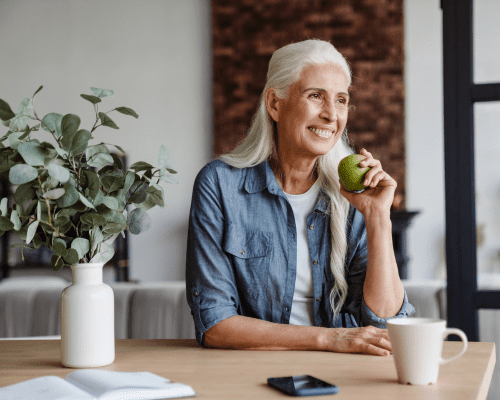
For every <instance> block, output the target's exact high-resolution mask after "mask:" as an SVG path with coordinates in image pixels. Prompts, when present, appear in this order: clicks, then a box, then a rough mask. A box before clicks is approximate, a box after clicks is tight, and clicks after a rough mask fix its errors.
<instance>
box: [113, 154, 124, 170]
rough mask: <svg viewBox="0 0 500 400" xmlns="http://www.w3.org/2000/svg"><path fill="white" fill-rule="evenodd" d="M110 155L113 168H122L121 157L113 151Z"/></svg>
mask: <svg viewBox="0 0 500 400" xmlns="http://www.w3.org/2000/svg"><path fill="white" fill-rule="evenodd" d="M111 157H113V160H114V164H115V168H116V169H120V170H121V169H123V163H122V160H121V158H120V157H119V156H118V155H117V154H114V153H112V154H111Z"/></svg>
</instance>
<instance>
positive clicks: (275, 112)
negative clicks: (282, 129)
mask: <svg viewBox="0 0 500 400" xmlns="http://www.w3.org/2000/svg"><path fill="white" fill-rule="evenodd" d="M280 106H281V100H280V99H279V98H278V96H277V95H276V90H275V89H273V88H269V89H267V90H266V109H267V112H268V113H269V115H270V116H271V118H272V119H273V120H274V121H275V122H278V121H279V114H280Z"/></svg>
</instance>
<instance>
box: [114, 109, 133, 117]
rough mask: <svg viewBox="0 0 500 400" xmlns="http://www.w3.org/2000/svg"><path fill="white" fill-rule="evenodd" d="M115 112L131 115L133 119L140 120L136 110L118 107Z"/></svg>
mask: <svg viewBox="0 0 500 400" xmlns="http://www.w3.org/2000/svg"><path fill="white" fill-rule="evenodd" d="M115 110H116V111H118V112H120V113H122V114H126V115H131V116H132V117H135V118H139V115H137V113H136V112H135V111H134V110H132V109H131V108H127V107H116V108H115Z"/></svg>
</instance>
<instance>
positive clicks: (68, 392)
mask: <svg viewBox="0 0 500 400" xmlns="http://www.w3.org/2000/svg"><path fill="white" fill-rule="evenodd" d="M28 399H29V400H31V399H36V400H91V399H92V400H94V396H91V395H90V394H88V393H86V392H84V391H83V390H82V389H79V388H77V387H76V386H73V385H72V384H71V383H69V382H67V381H65V380H64V379H63V378H60V377H58V376H41V377H40V378H35V379H29V380H27V381H24V382H20V383H16V384H14V385H10V386H7V387H4V388H0V400H28Z"/></svg>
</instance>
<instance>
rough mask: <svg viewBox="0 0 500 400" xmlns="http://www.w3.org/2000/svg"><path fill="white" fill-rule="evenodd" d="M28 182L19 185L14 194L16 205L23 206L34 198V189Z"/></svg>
mask: <svg viewBox="0 0 500 400" xmlns="http://www.w3.org/2000/svg"><path fill="white" fill-rule="evenodd" d="M31 185H32V184H31V183H30V182H28V183H25V184H23V185H19V186H18V187H17V189H16V192H15V193H14V200H15V201H16V203H17V204H24V203H25V202H26V201H28V200H32V199H34V198H35V196H36V192H35V188H33V187H32V186H31Z"/></svg>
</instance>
